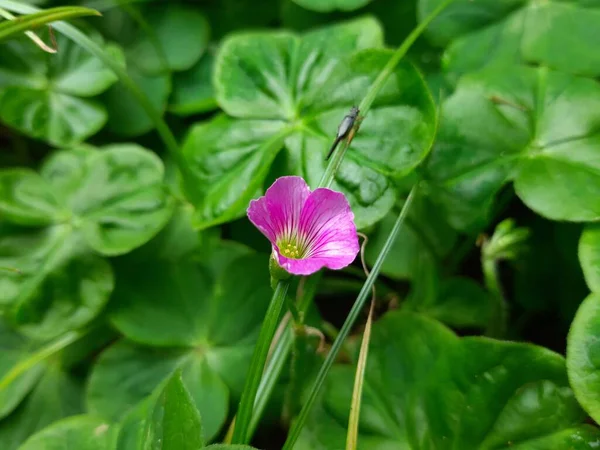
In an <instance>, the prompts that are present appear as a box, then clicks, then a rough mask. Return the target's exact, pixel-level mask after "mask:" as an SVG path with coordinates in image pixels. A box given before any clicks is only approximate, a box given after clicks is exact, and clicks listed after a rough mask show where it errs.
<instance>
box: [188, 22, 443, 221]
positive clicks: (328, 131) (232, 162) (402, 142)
mask: <svg viewBox="0 0 600 450" xmlns="http://www.w3.org/2000/svg"><path fill="white" fill-rule="evenodd" d="M381 45H382V36H381V29H380V28H379V26H378V25H377V23H376V22H375V21H374V20H372V19H357V20H354V21H351V22H347V23H344V24H341V25H336V26H332V27H328V28H323V29H320V30H317V31H312V32H310V33H307V34H305V35H303V36H297V35H295V34H291V33H287V32H273V33H249V34H243V35H236V36H233V37H231V38H229V39H227V40H226V41H225V42H224V43H223V45H222V47H221V49H220V52H219V54H218V56H217V61H216V69H215V89H216V94H217V101H218V103H219V105H220V106H221V108H223V110H224V111H225V112H226V113H227V114H228V116H225V115H221V116H218V117H217V118H215V119H214V120H212V121H210V122H208V123H203V124H199V125H196V126H195V127H194V128H193V129H192V131H191V133H190V134H189V136H188V138H187V139H186V141H185V143H184V146H183V154H184V157H185V158H186V160H187V162H188V165H189V173H188V176H187V179H186V180H185V183H186V192H187V195H188V197H189V198H190V200H191V201H192V203H194V205H195V206H196V208H197V214H196V218H195V219H196V220H195V222H196V225H197V226H198V227H199V228H206V227H208V226H211V225H215V224H219V223H223V222H227V221H230V220H233V219H235V218H237V217H239V216H240V215H241V214H243V211H244V210H245V208H246V207H247V205H248V202H249V200H250V199H251V198H253V197H254V196H255V195H256V194H257V192H260V191H261V190H262V188H263V182H264V180H265V178H266V176H267V174H268V173H269V171H270V169H271V165H272V163H273V161H274V160H275V158H276V157H277V156H278V154H280V151H281V150H282V148H285V149H286V151H285V152H284V155H285V156H284V166H285V169H284V170H285V173H287V174H290V173H292V174H297V175H301V176H303V177H304V178H305V179H306V180H307V182H308V183H309V184H310V185H312V186H316V185H317V184H318V181H319V179H320V177H321V175H322V174H323V172H324V170H325V167H326V164H327V162H326V161H325V156H326V154H327V150H328V149H329V147H330V146H331V144H332V142H333V138H334V137H335V130H336V129H337V126H338V124H339V121H340V120H341V119H342V118H343V116H344V115H345V114H346V113H347V111H348V110H349V108H350V106H352V105H353V104H355V103H356V102H357V101H358V100H359V99H360V96H361V95H362V94H364V93H365V92H366V89H367V88H368V87H369V85H370V83H371V82H372V81H373V80H374V79H375V77H376V76H377V75H378V74H379V72H380V70H381V68H382V67H383V66H384V65H385V64H386V63H387V61H388V60H389V58H390V56H391V54H392V53H391V52H390V51H386V50H383V49H380V48H374V47H381ZM368 48H370V50H369V49H368ZM434 124H435V113H434V105H433V102H432V100H431V97H430V96H429V93H428V91H427V89H426V87H425V84H424V82H423V80H422V79H421V77H420V75H419V74H418V72H417V71H416V70H415V69H414V68H413V67H412V66H410V65H400V66H399V67H398V68H397V69H396V71H395V72H394V74H393V75H392V77H391V78H390V80H389V82H388V83H387V84H386V86H384V88H383V90H382V93H381V94H380V96H379V97H378V98H377V99H376V101H375V104H374V105H373V108H372V109H371V110H370V112H369V115H368V117H367V118H366V119H365V120H364V122H363V124H362V126H361V129H360V132H359V133H358V135H357V137H356V138H355V139H354V141H353V143H352V145H351V147H350V150H349V151H348V153H347V155H346V157H345V159H344V162H343V164H342V166H341V168H340V170H339V172H338V174H337V176H336V180H335V182H334V185H333V188H334V189H337V190H341V191H343V192H344V193H345V194H346V195H347V196H348V198H349V201H350V203H351V206H352V208H353V211H354V213H355V216H356V222H357V225H358V226H359V227H364V226H367V225H370V224H372V223H375V222H377V221H378V220H380V219H381V218H382V217H383V216H384V215H385V214H386V213H387V212H388V211H389V209H390V208H391V207H392V205H393V203H394V201H395V196H396V189H395V187H394V184H393V182H394V179H395V178H396V177H398V176H400V175H404V174H406V173H408V172H409V171H410V170H411V169H412V168H414V167H415V166H416V165H417V164H418V163H419V162H420V161H421V160H422V159H423V158H424V156H425V155H426V153H427V151H428V149H429V147H430V145H431V142H432V139H433V133H434Z"/></svg>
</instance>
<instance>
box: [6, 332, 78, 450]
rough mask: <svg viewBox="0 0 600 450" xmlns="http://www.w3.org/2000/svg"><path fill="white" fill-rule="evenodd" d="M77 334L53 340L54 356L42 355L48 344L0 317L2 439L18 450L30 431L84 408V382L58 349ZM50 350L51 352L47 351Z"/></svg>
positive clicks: (12, 449) (7, 446)
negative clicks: (40, 341) (70, 370)
mask: <svg viewBox="0 0 600 450" xmlns="http://www.w3.org/2000/svg"><path fill="white" fill-rule="evenodd" d="M74 339H75V337H74V336H70V337H67V338H65V339H63V338H61V340H60V344H58V343H57V342H53V343H51V344H50V345H53V346H54V349H53V350H54V351H53V352H51V353H52V354H51V356H52V357H53V360H52V361H51V362H50V361H49V358H48V357H46V358H40V356H39V354H40V352H42V353H43V352H45V351H46V352H48V350H47V348H48V347H47V346H46V345H42V344H41V343H39V342H34V341H32V340H29V339H27V338H25V337H24V336H22V335H20V334H18V333H16V332H15V331H14V330H12V329H11V328H10V327H9V326H8V325H7V324H6V323H5V322H4V321H0V342H1V346H2V348H1V351H0V405H1V406H0V419H2V420H0V442H1V443H2V449H3V450H15V449H16V448H18V447H19V445H20V444H21V443H22V442H23V441H24V440H25V439H27V438H28V437H29V436H30V435H31V434H33V433H35V432H36V431H39V430H41V429H42V428H43V427H45V426H46V425H48V424H50V423H52V422H54V421H56V420H59V419H62V418H64V417H67V416H70V415H74V414H79V413H81V412H83V383H82V382H81V380H78V379H77V378H76V377H74V376H72V375H71V374H70V373H69V372H68V370H67V364H65V361H64V359H63V358H60V359H59V358H57V357H56V356H57V355H56V353H57V352H58V351H60V350H62V349H63V348H64V347H65V346H66V345H68V344H69V343H71V342H73V340H74ZM48 353H50V352H48Z"/></svg>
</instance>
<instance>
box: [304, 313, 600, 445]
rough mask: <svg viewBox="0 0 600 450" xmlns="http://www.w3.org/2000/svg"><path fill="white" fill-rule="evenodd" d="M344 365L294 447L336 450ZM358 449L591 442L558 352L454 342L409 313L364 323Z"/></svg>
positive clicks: (348, 389) (344, 415)
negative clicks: (368, 334) (366, 342)
mask: <svg viewBox="0 0 600 450" xmlns="http://www.w3.org/2000/svg"><path fill="white" fill-rule="evenodd" d="M352 379H353V369H352V368H351V367H348V366H337V367H336V368H335V370H333V371H332V373H331V377H330V380H329V384H328V387H327V389H326V391H325V393H324V395H323V397H322V400H321V404H320V405H319V407H318V408H315V410H314V412H313V414H312V417H311V420H310V421H309V422H307V425H306V428H305V431H304V432H303V435H302V436H301V440H300V441H299V442H298V444H297V445H296V447H295V448H297V449H313V450H314V449H334V448H344V439H345V435H346V431H345V427H346V424H347V420H348V407H349V405H350V397H351V393H352ZM361 410H362V414H361V421H360V434H359V437H358V443H359V445H358V448H359V449H375V448H376V449H392V448H402V449H422V448H436V449H440V450H444V449H448V450H451V449H459V448H460V449H461V450H484V449H486V450H491V449H519V450H556V449H559V448H561V449H563V448H564V449H566V448H570V449H573V450H583V449H589V448H591V446H592V444H596V443H597V442H598V441H599V439H600V431H599V430H598V429H596V428H594V427H591V426H587V425H582V421H583V419H584V418H585V414H584V413H583V411H582V410H581V409H580V407H579V405H578V403H577V401H576V400H575V398H574V396H573V393H572V391H571V390H570V388H569V385H568V382H567V374H566V370H565V362H564V360H563V358H562V357H561V356H560V355H558V354H556V353H553V352H551V351H549V350H546V349H544V348H541V347H536V346H533V345H528V344H519V343H509V342H500V341H494V340H491V339H486V338H479V337H470V338H462V339H461V338H459V337H457V336H456V335H455V334H454V333H452V332H451V331H450V330H448V329H447V328H445V327H444V326H442V325H441V324H439V323H438V322H435V321H433V320H430V319H426V318H424V317H422V316H419V315H417V314H414V313H403V312H392V313H388V314H387V315H386V316H385V317H384V318H383V319H381V320H380V321H379V322H377V323H376V324H375V325H374V327H373V335H372V338H371V350H370V352H369V362H368V365H367V369H366V374H365V385H364V391H363V403H362V408H361Z"/></svg>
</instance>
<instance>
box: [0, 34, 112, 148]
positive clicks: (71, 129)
mask: <svg viewBox="0 0 600 450" xmlns="http://www.w3.org/2000/svg"><path fill="white" fill-rule="evenodd" d="M93 38H94V39H95V40H96V41H98V42H99V43H101V40H100V38H99V37H97V36H95V35H94V36H93ZM57 43H58V46H59V48H60V51H59V52H58V53H56V54H48V53H45V52H43V51H42V50H40V49H39V48H38V47H37V46H36V45H35V44H34V43H33V42H31V41H30V40H29V39H26V38H22V39H19V40H15V41H10V42H7V43H4V44H2V45H1V46H0V120H1V121H2V122H4V123H5V124H7V125H9V126H11V127H14V128H16V129H18V130H19V131H21V132H23V133H25V134H27V135H29V136H31V137H34V138H38V139H42V140H44V141H46V142H48V143H50V144H53V145H56V146H61V145H71V144H74V143H79V142H81V141H83V140H85V139H86V138H87V137H89V136H91V135H93V134H94V133H96V132H97V131H99V130H100V129H101V128H102V126H103V125H104V124H105V122H106V120H107V114H106V111H105V110H104V108H103V107H102V105H101V104H99V103H98V102H97V101H95V100H94V99H91V98H90V97H93V96H96V95H98V94H100V93H102V92H104V91H105V90H106V89H107V88H108V87H109V86H110V85H111V84H113V83H114V82H115V81H116V80H117V77H116V75H115V74H114V73H113V72H112V71H111V70H110V69H108V68H107V67H106V66H105V65H104V63H103V62H102V61H100V59H98V58H96V57H94V56H92V55H91V54H90V53H89V52H87V50H84V49H83V48H82V47H80V46H79V45H77V44H76V43H74V42H72V41H70V40H68V39H67V38H65V37H64V36H62V35H61V36H58V37H57ZM105 51H106V52H108V53H109V54H110V55H111V56H112V57H113V58H115V59H116V60H117V61H119V62H122V60H123V54H122V52H121V50H120V49H119V48H118V47H117V46H115V45H112V44H111V45H106V46H105Z"/></svg>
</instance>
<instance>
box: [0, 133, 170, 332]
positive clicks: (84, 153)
mask: <svg viewBox="0 0 600 450" xmlns="http://www.w3.org/2000/svg"><path fill="white" fill-rule="evenodd" d="M0 192H2V193H3V195H2V197H3V201H0V212H1V213H2V214H3V215H4V219H5V221H8V222H12V223H13V224H18V225H20V226H15V225H12V224H9V223H3V225H2V227H1V228H0V261H1V262H0V264H1V265H3V266H5V267H14V268H16V269H18V272H7V271H2V272H0V305H3V306H5V307H6V308H7V311H8V312H9V317H10V318H11V320H13V321H14V322H15V323H16V324H18V325H20V327H21V330H22V331H24V332H26V333H28V334H31V335H32V336H35V337H37V338H42V339H48V338H50V337H52V336H55V335H58V334H60V333H62V332H64V331H66V330H70V329H75V328H78V327H80V326H82V325H84V324H86V323H88V322H89V321H90V320H92V319H93V318H94V317H95V316H96V315H97V314H98V313H99V312H100V310H101V309H102V308H103V307H104V305H105V304H106V301H107V300H108V296H109V295H110V293H111V292H112V288H113V275H112V270H111V268H110V266H109V264H108V263H107V262H106V261H105V260H104V259H102V258H101V257H100V256H99V255H118V254H123V253H126V252H129V251H131V250H132V249H133V248H135V247H138V246H140V245H142V244H143V243H145V242H147V241H148V240H149V239H150V238H152V237H153V236H154V235H155V234H156V233H157V232H158V231H159V230H160V229H161V228H162V227H163V225H164V224H165V223H166V221H167V220H168V219H169V217H170V215H171V211H172V208H171V200H170V197H169V196H168V195H167V191H166V188H165V186H164V184H163V167H162V163H161V161H160V159H159V158H158V157H156V156H155V155H154V154H152V153H150V152H148V151H147V150H145V149H143V148H141V147H139V146H137V145H114V146H109V147H107V148H105V149H103V150H95V149H90V148H80V149H76V150H69V151H59V152H57V153H54V154H53V155H52V156H51V157H50V158H49V159H48V160H47V161H46V162H45V163H44V165H43V166H42V168H41V169H40V173H39V174H37V173H36V172H33V171H31V170H29V169H6V170H4V171H0ZM24 226H27V227H24Z"/></svg>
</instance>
